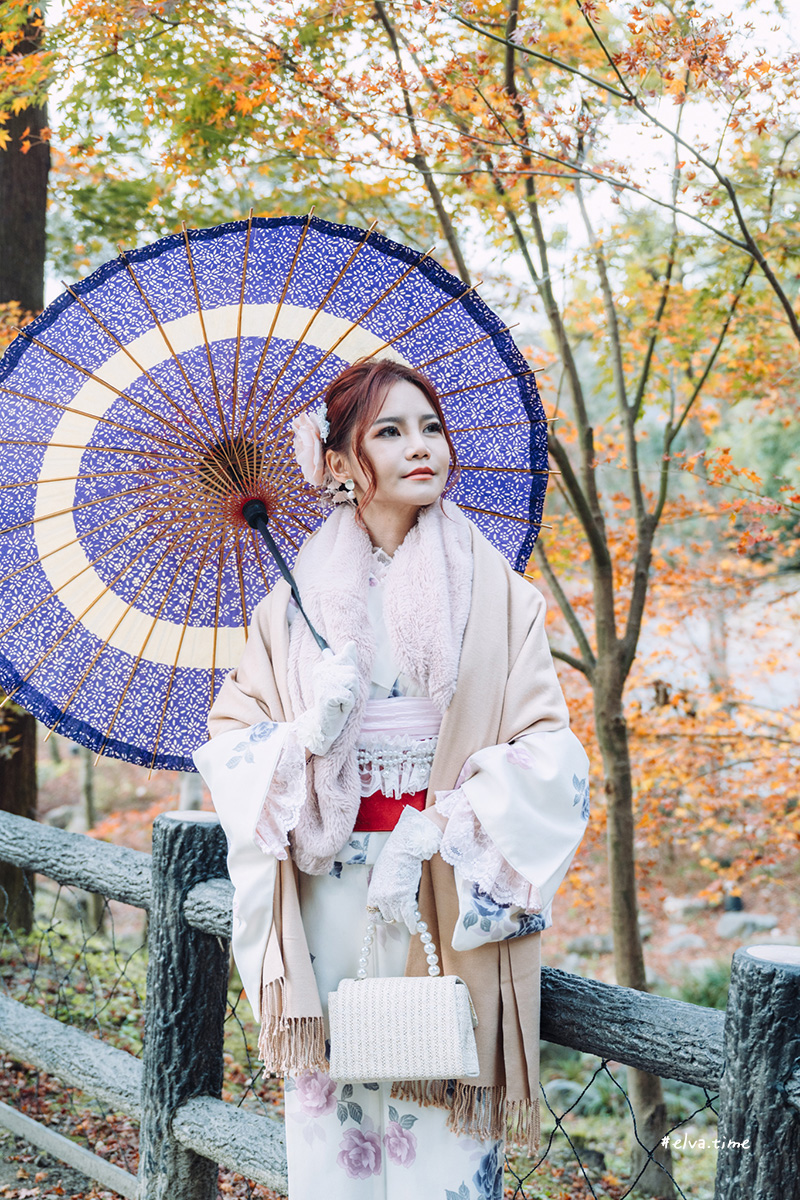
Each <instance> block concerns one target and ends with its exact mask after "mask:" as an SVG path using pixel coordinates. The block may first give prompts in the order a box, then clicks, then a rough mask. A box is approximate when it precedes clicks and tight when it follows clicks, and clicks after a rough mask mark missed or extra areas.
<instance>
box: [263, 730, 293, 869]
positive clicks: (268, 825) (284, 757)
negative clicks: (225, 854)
mask: <svg viewBox="0 0 800 1200" xmlns="http://www.w3.org/2000/svg"><path fill="white" fill-rule="evenodd" d="M305 802H306V751H305V747H304V746H303V745H302V744H301V742H300V741H299V739H298V738H297V737H296V736H295V732H294V728H293V726H291V725H290V726H289V728H288V730H287V732H286V740H285V741H284V743H283V746H282V747H281V751H280V754H279V756H278V761H277V763H276V764H275V772H274V774H273V776H272V782H271V783H270V785H269V788H268V789H267V794H266V796H265V797H264V803H263V804H262V805H261V812H260V813H259V814H258V820H257V821H256V828H255V833H254V841H255V843H256V845H257V846H260V847H261V849H262V850H263V851H264V853H265V854H274V855H275V857H276V858H280V859H284V858H287V857H288V845H289V832H290V831H291V830H292V829H294V827H295V825H296V824H297V822H298V821H299V820H300V810H301V809H302V807H303V805H304V804H305Z"/></svg>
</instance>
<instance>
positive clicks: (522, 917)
mask: <svg viewBox="0 0 800 1200" xmlns="http://www.w3.org/2000/svg"><path fill="white" fill-rule="evenodd" d="M516 920H517V921H518V922H519V925H518V928H517V929H515V930H514V932H513V933H510V934H509V935H508V937H507V938H506V939H505V940H506V941H510V940H511V938H518V937H525V934H526V933H541V931H542V930H543V929H546V928H547V922H546V921H545V919H544V917H543V916H542V914H541V913H520V914H519V916H518V917H517V918H516Z"/></svg>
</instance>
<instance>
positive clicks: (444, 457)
mask: <svg viewBox="0 0 800 1200" xmlns="http://www.w3.org/2000/svg"><path fill="white" fill-rule="evenodd" d="M362 453H363V454H365V455H366V456H367V457H368V458H369V461H370V463H371V464H372V467H373V469H374V471H375V477H376V489H375V495H374V497H373V499H372V501H371V502H370V504H375V505H394V506H397V507H400V508H407V507H415V508H418V507H420V506H421V505H424V504H433V502H434V500H438V498H439V496H441V494H442V492H443V491H444V487H445V484H446V482H447V474H448V469H449V466H450V450H449V447H448V445H447V441H446V439H445V436H444V431H443V429H442V423H441V421H440V420H439V418H438V417H437V415H436V413H435V412H434V410H433V408H432V407H431V404H430V402H429V400H428V399H427V397H426V396H425V393H424V392H422V391H420V389H419V388H418V387H417V386H416V385H415V384H413V383H410V382H409V381H408V380H405V379H404V380H399V381H398V382H397V383H393V384H392V386H391V387H390V388H389V391H388V392H387V393H386V399H385V401H384V403H383V405H382V407H381V410H380V412H379V413H378V416H377V418H376V419H375V421H374V422H373V424H372V426H371V427H370V428H369V429H368V430H367V432H366V435H365V437H364V441H363V443H362ZM328 465H329V467H330V469H331V473H332V474H333V475H334V477H335V478H336V479H339V480H340V482H344V480H345V479H348V478H350V479H352V480H353V482H354V483H355V485H356V498H357V499H358V500H359V501H360V500H361V497H362V496H363V495H364V493H365V492H366V490H367V487H368V486H369V480H368V479H367V477H366V475H365V474H364V472H363V471H362V470H361V467H360V466H359V464H358V461H357V460H356V458H355V456H354V455H345V454H337V453H336V452H329V458H328Z"/></svg>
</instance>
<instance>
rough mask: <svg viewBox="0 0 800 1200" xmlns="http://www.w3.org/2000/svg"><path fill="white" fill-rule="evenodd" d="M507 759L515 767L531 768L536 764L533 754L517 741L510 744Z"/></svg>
mask: <svg viewBox="0 0 800 1200" xmlns="http://www.w3.org/2000/svg"><path fill="white" fill-rule="evenodd" d="M506 761H507V762H510V763H511V764H512V766H515V767H526V768H530V767H532V766H533V765H534V761H533V757H532V755H530V754H529V753H528V751H527V750H526V749H525V747H524V746H518V745H517V743H516V742H514V743H512V744H509V747H508V749H507V750H506Z"/></svg>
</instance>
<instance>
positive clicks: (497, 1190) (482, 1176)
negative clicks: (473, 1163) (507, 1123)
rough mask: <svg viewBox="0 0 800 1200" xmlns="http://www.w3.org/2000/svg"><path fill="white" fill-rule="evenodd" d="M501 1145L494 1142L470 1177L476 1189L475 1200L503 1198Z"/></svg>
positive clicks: (498, 1199) (497, 1199) (499, 1199)
mask: <svg viewBox="0 0 800 1200" xmlns="http://www.w3.org/2000/svg"><path fill="white" fill-rule="evenodd" d="M500 1147H501V1143H500V1142H495V1144H494V1146H493V1147H492V1149H491V1150H490V1151H489V1153H488V1154H484V1156H483V1158H482V1159H481V1162H480V1166H479V1167H478V1169H477V1171H476V1172H475V1174H474V1175H473V1176H472V1182H473V1183H474V1184H475V1187H476V1188H477V1189H478V1196H477V1200H502V1196H503V1155H502V1153H501V1150H500Z"/></svg>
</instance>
